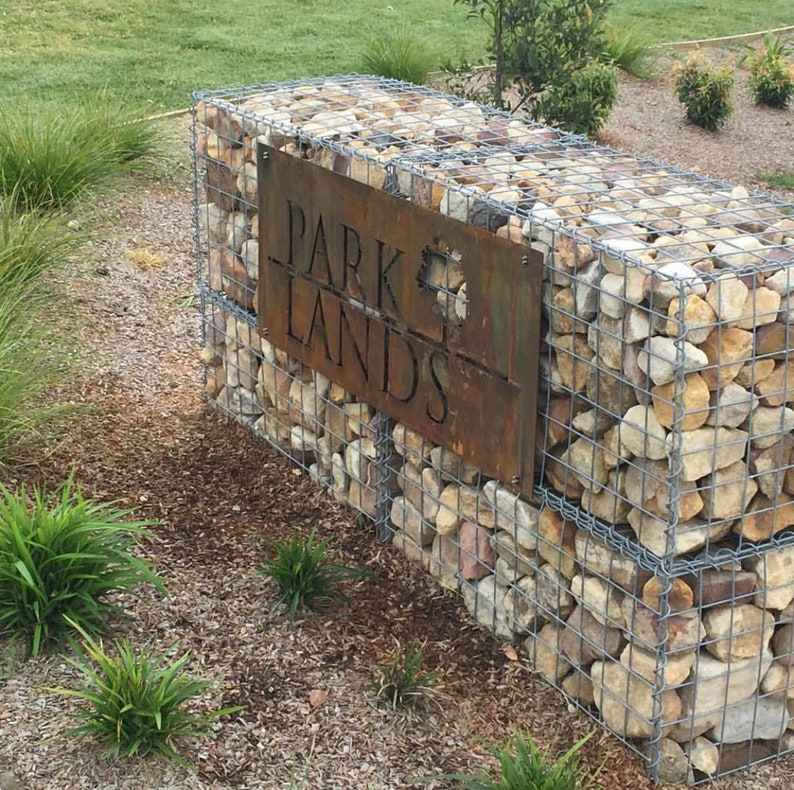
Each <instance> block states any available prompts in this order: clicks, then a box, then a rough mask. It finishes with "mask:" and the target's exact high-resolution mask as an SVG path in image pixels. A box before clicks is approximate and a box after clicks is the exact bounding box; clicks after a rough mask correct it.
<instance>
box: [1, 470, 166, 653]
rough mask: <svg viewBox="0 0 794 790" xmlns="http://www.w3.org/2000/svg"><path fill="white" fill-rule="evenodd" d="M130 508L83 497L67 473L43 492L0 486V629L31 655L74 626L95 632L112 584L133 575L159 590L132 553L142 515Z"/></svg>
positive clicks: (122, 584)
mask: <svg viewBox="0 0 794 790" xmlns="http://www.w3.org/2000/svg"><path fill="white" fill-rule="evenodd" d="M129 513H130V511H128V510H119V509H117V508H115V507H114V506H113V505H112V504H96V503H94V502H91V501H90V500H87V499H85V498H84V497H83V496H82V494H81V492H80V491H79V489H76V488H75V485H74V480H73V478H72V477H71V476H70V477H69V478H68V479H67V480H66V482H65V483H63V484H62V485H61V486H60V487H59V488H58V489H56V490H55V491H54V492H53V493H52V494H51V495H50V496H46V495H45V493H44V492H43V491H42V490H41V489H40V488H38V487H34V488H33V491H32V494H31V502H30V503H28V492H27V490H26V489H25V488H24V487H22V488H21V489H20V490H19V492H18V493H13V492H11V491H10V490H9V489H7V488H6V487H5V486H2V485H0V631H5V632H7V633H9V634H11V635H12V636H13V637H16V638H19V639H20V640H22V641H23V642H24V643H25V645H26V646H27V649H28V651H29V653H30V655H32V656H37V655H38V654H39V653H40V652H42V651H46V650H51V649H54V648H60V647H62V646H63V643H64V641H65V639H66V637H67V635H68V634H69V632H70V631H71V630H72V627H73V625H74V626H76V627H78V630H80V631H81V632H86V633H88V634H96V633H99V632H100V631H101V629H102V625H103V621H104V619H105V617H106V616H107V615H108V614H110V613H112V612H114V611H115V610H116V607H114V606H113V605H111V604H110V603H109V602H108V601H107V600H106V598H105V596H106V595H107V593H109V592H110V591H111V590H119V589H130V588H132V587H134V586H135V585H137V584H139V583H140V582H148V583H150V584H154V585H155V586H156V587H157V588H158V589H159V590H160V591H161V592H165V591H164V589H163V587H162V584H161V582H160V581H159V579H158V578H157V577H156V576H155V575H154V573H153V572H152V570H151V568H150V567H149V565H147V564H146V563H145V562H144V561H143V560H141V559H139V558H138V557H135V556H134V555H133V554H132V553H131V549H132V548H133V545H134V537H135V536H141V535H145V534H146V530H145V527H146V526H147V523H146V522H142V521H137V522H125V521H124V520H123V519H124V518H125V517H126V516H128V515H129Z"/></svg>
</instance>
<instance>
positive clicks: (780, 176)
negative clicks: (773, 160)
mask: <svg viewBox="0 0 794 790" xmlns="http://www.w3.org/2000/svg"><path fill="white" fill-rule="evenodd" d="M758 178H759V179H760V180H761V181H763V182H764V183H765V184H768V185H769V186H770V187H774V188H775V189H794V173H759V175H758Z"/></svg>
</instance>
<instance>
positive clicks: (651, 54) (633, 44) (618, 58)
mask: <svg viewBox="0 0 794 790" xmlns="http://www.w3.org/2000/svg"><path fill="white" fill-rule="evenodd" d="M657 59H658V56H657V54H656V52H655V51H654V49H653V47H651V45H650V43H649V42H648V39H647V38H646V37H645V35H644V34H643V32H642V31H641V30H640V28H639V27H637V26H636V25H634V26H631V27H617V26H615V25H607V36H606V45H605V49H604V60H605V61H606V62H608V63H614V64H615V65H616V66H617V67H618V68H619V69H622V70H623V71H625V72H627V73H628V74H633V75H634V76H635V77H640V78H641V79H649V78H650V77H653V75H654V74H655V72H656V61H657Z"/></svg>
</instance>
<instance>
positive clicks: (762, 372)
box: [734, 359, 780, 406]
mask: <svg viewBox="0 0 794 790" xmlns="http://www.w3.org/2000/svg"><path fill="white" fill-rule="evenodd" d="M774 371H775V360H774V359H753V360H751V361H750V362H746V363H745V364H744V365H742V366H741V368H739V372H738V373H737V374H736V378H735V379H734V381H735V382H736V383H737V384H738V385H739V386H741V387H746V388H747V389H749V390H752V389H753V388H754V387H755V385H756V384H758V383H759V382H761V381H763V380H764V379H766V378H769V376H771V375H772V373H774ZM772 405H778V406H779V405H780V404H772Z"/></svg>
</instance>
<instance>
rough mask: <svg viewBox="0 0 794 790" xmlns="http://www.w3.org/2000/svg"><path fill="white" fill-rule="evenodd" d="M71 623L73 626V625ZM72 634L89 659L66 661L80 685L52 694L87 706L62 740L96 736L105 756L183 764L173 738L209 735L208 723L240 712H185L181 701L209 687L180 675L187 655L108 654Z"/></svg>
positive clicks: (127, 650)
mask: <svg viewBox="0 0 794 790" xmlns="http://www.w3.org/2000/svg"><path fill="white" fill-rule="evenodd" d="M72 625H73V626H75V628H77V624H76V623H72ZM77 630H79V631H80V633H81V634H82V636H83V648H84V650H85V652H86V654H87V658H88V659H90V660H88V661H87V660H85V659H79V658H78V659H74V658H68V657H67V659H66V660H67V661H68V663H69V664H71V665H72V666H73V667H75V668H76V669H77V670H78V671H79V672H80V674H81V675H82V676H83V682H82V684H81V685H80V686H79V687H78V688H75V689H68V688H60V689H51V690H52V691H56V692H57V693H59V694H62V695H64V696H69V697H76V698H78V699H81V700H85V701H86V702H88V706H87V707H78V708H77V709H76V710H75V712H74V713H73V714H72V718H74V719H76V720H77V721H78V722H79V723H78V724H77V725H76V726H75V727H72V728H71V729H69V730H67V731H66V732H65V733H63V735H62V736H61V737H74V738H83V737H84V736H89V737H94V738H97V739H99V740H100V741H103V742H104V743H105V744H106V745H107V749H106V752H105V754H106V756H114V757H119V756H120V757H132V756H134V755H136V754H140V755H146V754H157V755H160V756H162V757H166V758H170V759H173V760H176V761H177V762H179V763H181V764H183V765H185V764H186V761H185V760H184V759H183V758H182V757H181V756H180V755H179V754H178V753H177V751H176V750H175V749H174V746H173V744H172V740H173V739H174V738H176V737H179V736H194V737H200V736H204V735H208V734H209V733H210V729H209V725H210V722H211V721H212V719H214V718H215V717H217V716H223V715H226V714H228V713H234V712H236V711H239V710H242V708H241V707H234V708H226V709H224V710H216V711H211V712H209V713H205V714H202V715H199V714H194V713H191V712H190V711H189V710H186V709H185V707H184V706H185V703H187V702H188V701H189V700H191V699H192V698H193V697H196V696H197V695H199V694H200V693H201V692H202V691H204V689H205V688H207V686H208V685H209V681H206V680H197V679H195V678H191V677H189V676H188V675H186V674H185V671H184V670H185V667H186V664H187V663H188V661H189V660H190V654H189V653H184V654H183V655H182V656H180V657H179V658H177V659H176V660H174V661H170V660H169V658H168V656H167V655H156V654H154V653H151V652H149V651H147V650H141V651H140V652H136V651H135V650H134V649H133V648H132V647H131V646H130V645H129V643H128V642H122V643H121V644H118V645H116V650H115V652H116V655H115V656H113V655H110V654H109V653H107V652H105V651H104V649H103V648H102V645H101V644H99V643H97V642H96V641H94V640H93V639H92V638H91V637H90V636H89V635H88V634H87V633H85V632H84V631H82V629H79V628H78V629H77Z"/></svg>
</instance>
